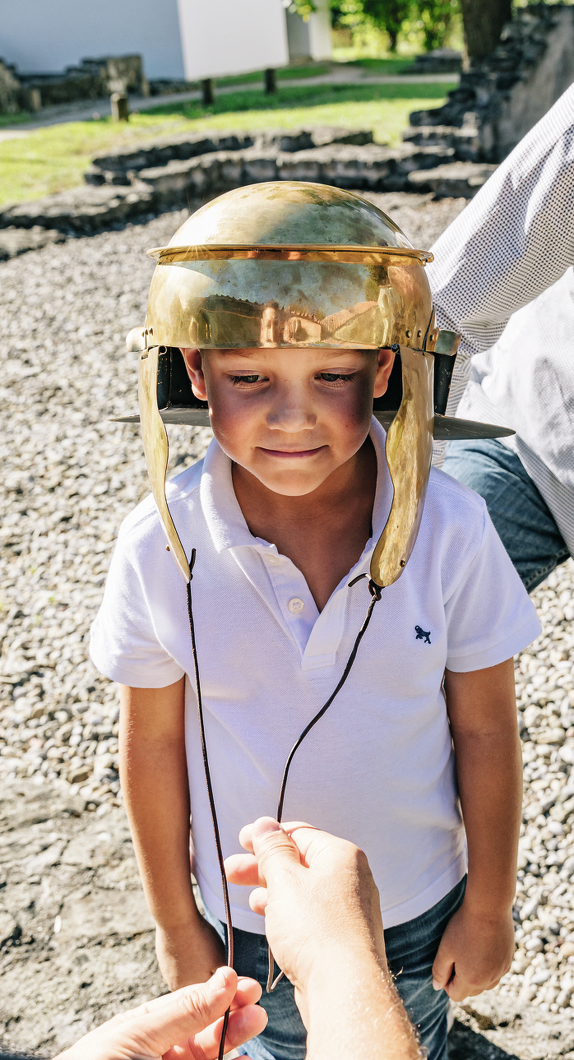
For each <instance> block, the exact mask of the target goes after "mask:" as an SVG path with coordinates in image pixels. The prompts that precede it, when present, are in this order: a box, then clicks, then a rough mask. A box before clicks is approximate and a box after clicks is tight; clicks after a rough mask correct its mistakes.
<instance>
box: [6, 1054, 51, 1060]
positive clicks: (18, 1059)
mask: <svg viewBox="0 0 574 1060" xmlns="http://www.w3.org/2000/svg"><path fill="white" fill-rule="evenodd" d="M0 1060H49V1058H48V1057H47V1056H44V1054H40V1053H0Z"/></svg>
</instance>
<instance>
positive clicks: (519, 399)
mask: <svg viewBox="0 0 574 1060" xmlns="http://www.w3.org/2000/svg"><path fill="white" fill-rule="evenodd" d="M432 250H433V253H434V256H435V260H434V262H433V263H432V264H431V265H429V266H428V276H429V280H430V284H431V287H432V290H433V294H434V298H435V304H436V309H437V321H438V324H439V326H440V327H443V328H450V329H452V330H455V331H459V332H461V334H462V342H461V349H460V354H459V357H458V358H457V367H456V369H455V377H454V379H453V385H452V388H451V396H450V399H449V405H448V408H447V414H448V415H451V416H452V415H455V413H456V414H458V415H459V416H462V417H464V418H468V419H475V420H481V421H482V422H493V423H500V424H502V425H506V426H509V427H512V428H514V430H515V431H516V432H517V433H516V435H515V436H514V437H511V438H505V439H503V444H504V445H507V446H508V447H509V448H510V449H513V450H514V452H516V453H517V455H518V456H519V458H520V460H521V461H522V463H523V465H524V467H525V468H526V470H527V472H528V473H529V475H530V477H531V478H532V479H533V481H534V482H535V484H536V486H537V488H538V489H539V491H540V493H541V494H542V496H543V497H544V500H545V501H546V503H547V505H548V507H549V508H550V510H551V512H552V514H553V516H554V518H555V520H556V523H557V526H558V528H559V530H560V532H561V534H562V536H563V537H564V540H565V542H566V544H567V546H568V548H569V550H570V552H571V553H573V554H574V455H573V441H574V269H573V268H572V266H574V85H573V86H571V87H570V88H569V89H568V90H567V91H566V92H565V93H564V95H563V96H561V98H560V99H559V100H558V102H557V103H555V104H554V106H553V107H552V108H551V109H550V110H549V111H548V113H547V114H546V115H545V116H544V118H542V120H541V121H539V122H538V124H537V125H535V126H534V128H533V129H531V130H530V132H529V133H528V134H527V136H525V137H524V139H523V140H521V142H520V143H519V144H518V146H517V147H515V149H514V151H512V153H511V154H510V155H509V156H508V158H506V159H505V161H504V162H503V163H502V165H500V166H499V167H498V169H497V170H496V171H495V173H493V175H492V176H491V178H490V179H489V180H488V182H487V183H486V184H485V185H484V187H483V188H482V189H481V191H480V192H479V193H478V195H477V196H476V197H475V198H474V199H473V200H472V202H470V203H469V205H468V206H467V207H466V209H465V210H463V212H462V213H461V214H459V216H458V217H457V218H456V220H455V221H453V223H452V224H451V225H449V227H448V228H447V229H446V231H445V232H444V233H443V235H442V236H441V237H440V238H439V239H438V240H437V242H436V243H435V245H434V247H433V248H432ZM437 448H438V447H437ZM436 456H437V457H438V459H439V460H440V456H441V454H440V450H439V451H438V452H437V454H436ZM436 462H438V460H437V461H436Z"/></svg>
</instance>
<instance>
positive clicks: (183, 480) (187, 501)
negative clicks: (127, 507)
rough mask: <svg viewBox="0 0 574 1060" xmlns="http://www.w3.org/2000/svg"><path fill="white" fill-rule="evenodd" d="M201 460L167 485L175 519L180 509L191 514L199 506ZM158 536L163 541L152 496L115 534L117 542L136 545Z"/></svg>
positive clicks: (137, 508) (138, 506) (143, 502)
mask: <svg viewBox="0 0 574 1060" xmlns="http://www.w3.org/2000/svg"><path fill="white" fill-rule="evenodd" d="M203 463H204V462H203V460H198V461H197V463H195V464H192V465H191V467H188V468H186V469H185V471H182V472H181V473H180V474H179V475H176V476H175V477H174V478H172V479H169V481H168V482H166V488H165V492H166V498H167V502H168V504H169V508H170V511H171V513H172V515H173V516H177V513H178V511H179V512H181V510H182V508H184V509H185V510H186V512H193V509H194V508H195V507H196V505H198V504H200V500H199V487H200V484H201V476H202V473H203ZM156 533H157V534H160V536H161V538H162V541H163V529H162V526H161V521H160V518H159V513H158V510H157V506H156V503H155V501H154V499H153V496H152V494H151V493H150V494H148V496H147V497H145V498H144V500H143V501H140V503H139V504H138V505H137V506H136V507H135V508H134V509H133V511H131V512H130V513H129V515H127V516H126V518H125V519H124V520H123V522H122V524H121V526H120V531H119V534H118V541H120V540H121V541H123V543H124V544H127V543H128V542H129V543H130V544H131V543H133V544H135V543H137V541H138V540H141V539H143V538H146V539H147V538H149V537H153V536H154V535H155V534H156Z"/></svg>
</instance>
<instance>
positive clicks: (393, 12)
mask: <svg viewBox="0 0 574 1060" xmlns="http://www.w3.org/2000/svg"><path fill="white" fill-rule="evenodd" d="M412 7H413V3H412V0H363V12H364V13H365V15H366V16H367V18H369V19H370V20H371V21H372V22H374V23H375V25H376V26H380V27H381V28H382V29H386V31H387V33H388V35H389V41H390V45H391V51H392V52H395V51H396V50H397V39H398V36H399V33H400V32H401V27H402V25H403V22H404V21H405V19H407V18H408V16H409V14H410V12H411V10H412Z"/></svg>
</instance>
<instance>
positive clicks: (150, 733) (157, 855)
mask: <svg viewBox="0 0 574 1060" xmlns="http://www.w3.org/2000/svg"><path fill="white" fill-rule="evenodd" d="M120 775H121V782H122V790H123V793H124V800H125V806H126V812H127V815H128V820H129V822H130V827H131V830H132V837H133V842H134V847H135V852H136V857H137V861H138V866H139V870H140V875H141V879H142V884H143V889H144V892H145V896H146V900H147V903H148V906H149V910H150V912H151V915H152V916H153V918H154V920H155V922H156V925H157V933H156V948H157V955H158V960H159V964H160V968H161V971H162V974H163V976H164V978H165V980H166V982H167V983H168V985H169V986H170V987H171V989H172V990H176V989H178V988H179V987H182V986H185V985H187V984H188V983H201V982H205V981H206V980H207V979H209V977H210V976H211V975H213V973H214V972H215V970H216V969H217V968H218V967H219V966H221V965H223V964H224V963H225V953H224V949H223V945H222V943H221V940H220V939H219V936H218V935H217V933H216V932H215V931H214V929H213V928H212V927H211V925H210V924H208V923H207V922H206V921H205V920H204V919H203V917H202V916H201V915H200V913H199V911H198V909H197V906H196V904H195V899H194V896H193V891H192V885H191V874H190V862H189V844H190V824H189V815H190V808H189V786H188V777H187V763H186V755H185V731H184V678H181V680H180V681H176V682H175V684H172V685H168V686H167V687H166V688H128V687H127V686H122V688H121V710H120Z"/></svg>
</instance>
